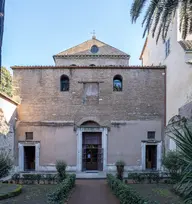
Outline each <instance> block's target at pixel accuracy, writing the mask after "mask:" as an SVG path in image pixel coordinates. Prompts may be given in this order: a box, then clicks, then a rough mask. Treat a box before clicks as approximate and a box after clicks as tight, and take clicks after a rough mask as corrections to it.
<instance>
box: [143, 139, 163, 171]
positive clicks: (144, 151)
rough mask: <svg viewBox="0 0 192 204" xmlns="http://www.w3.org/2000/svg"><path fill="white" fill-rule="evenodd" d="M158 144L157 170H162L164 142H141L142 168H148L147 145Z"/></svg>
mask: <svg viewBox="0 0 192 204" xmlns="http://www.w3.org/2000/svg"><path fill="white" fill-rule="evenodd" d="M147 145H156V146H157V170H161V159H162V142H161V141H159V142H149V141H148V142H147V141H145V142H141V166H142V170H146V146H147Z"/></svg>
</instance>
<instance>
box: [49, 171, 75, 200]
mask: <svg viewBox="0 0 192 204" xmlns="http://www.w3.org/2000/svg"><path fill="white" fill-rule="evenodd" d="M75 179H76V176H75V174H71V175H67V177H66V179H64V180H63V181H62V182H61V183H59V184H58V186H57V188H56V189H55V191H54V192H51V193H49V194H48V195H47V198H48V203H50V204H60V203H64V201H66V200H67V199H68V196H69V194H70V191H71V190H72V188H73V187H74V186H75Z"/></svg>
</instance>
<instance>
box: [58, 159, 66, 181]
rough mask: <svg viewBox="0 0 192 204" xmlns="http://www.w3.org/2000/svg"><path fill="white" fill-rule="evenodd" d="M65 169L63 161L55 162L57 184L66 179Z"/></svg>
mask: <svg viewBox="0 0 192 204" xmlns="http://www.w3.org/2000/svg"><path fill="white" fill-rule="evenodd" d="M66 167H67V164H66V163H65V162H64V161H61V160H58V161H57V162H56V169H57V172H58V180H59V182H62V181H63V180H64V179H65V178H66Z"/></svg>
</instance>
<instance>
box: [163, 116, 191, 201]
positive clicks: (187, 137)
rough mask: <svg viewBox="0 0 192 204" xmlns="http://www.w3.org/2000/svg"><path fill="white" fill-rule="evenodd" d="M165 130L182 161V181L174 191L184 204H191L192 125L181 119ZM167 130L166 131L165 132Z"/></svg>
mask: <svg viewBox="0 0 192 204" xmlns="http://www.w3.org/2000/svg"><path fill="white" fill-rule="evenodd" d="M169 126H170V127H169V128H168V127H167V128H166V132H167V135H168V136H169V137H170V138H172V139H173V140H174V141H175V143H176V146H177V151H178V153H179V154H180V156H181V157H180V158H181V160H182V165H181V169H182V179H181V181H180V182H179V183H177V184H176V185H175V190H176V191H177V192H179V193H180V194H181V195H183V196H184V198H185V203H187V204H191V203H192V123H191V121H189V120H186V119H185V118H182V119H181V120H180V121H178V122H177V123H174V124H171V125H169ZM167 130H168V131H167Z"/></svg>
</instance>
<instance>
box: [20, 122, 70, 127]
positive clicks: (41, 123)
mask: <svg viewBox="0 0 192 204" xmlns="http://www.w3.org/2000/svg"><path fill="white" fill-rule="evenodd" d="M19 125H20V126H55V127H61V126H74V121H34V122H26V121H19Z"/></svg>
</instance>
